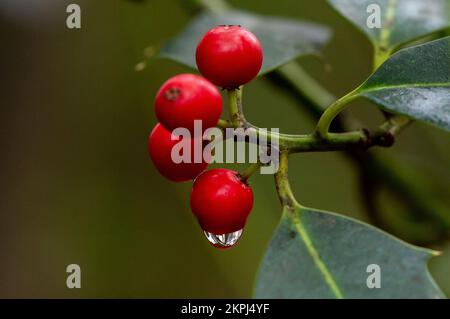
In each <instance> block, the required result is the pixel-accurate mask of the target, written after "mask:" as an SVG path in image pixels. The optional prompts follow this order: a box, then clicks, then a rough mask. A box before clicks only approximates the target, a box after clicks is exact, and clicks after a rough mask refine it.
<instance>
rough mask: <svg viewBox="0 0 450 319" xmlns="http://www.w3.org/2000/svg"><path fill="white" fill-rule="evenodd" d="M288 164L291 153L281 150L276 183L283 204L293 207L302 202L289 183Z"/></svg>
mask: <svg viewBox="0 0 450 319" xmlns="http://www.w3.org/2000/svg"><path fill="white" fill-rule="evenodd" d="M288 166H289V153H288V152H286V151H285V152H281V153H280V166H279V169H278V172H277V173H276V174H275V185H276V187H277V193H278V198H279V199H280V202H281V205H282V206H287V207H289V208H293V207H295V206H300V204H299V203H298V202H297V200H296V199H295V196H294V193H293V192H292V189H291V184H290V183H289V177H288Z"/></svg>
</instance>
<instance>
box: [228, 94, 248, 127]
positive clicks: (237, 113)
mask: <svg viewBox="0 0 450 319" xmlns="http://www.w3.org/2000/svg"><path fill="white" fill-rule="evenodd" d="M228 103H229V110H230V119H231V123H232V124H233V127H243V126H245V123H246V121H245V117H244V114H243V112H242V88H238V89H232V90H228Z"/></svg>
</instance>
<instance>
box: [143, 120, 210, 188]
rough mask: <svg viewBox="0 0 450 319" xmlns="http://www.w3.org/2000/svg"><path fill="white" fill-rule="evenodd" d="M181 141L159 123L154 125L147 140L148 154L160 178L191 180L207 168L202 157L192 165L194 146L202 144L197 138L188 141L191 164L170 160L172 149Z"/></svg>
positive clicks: (176, 180)
mask: <svg viewBox="0 0 450 319" xmlns="http://www.w3.org/2000/svg"><path fill="white" fill-rule="evenodd" d="M185 138H187V137H185ZM172 139H173V140H172ZM182 139H183V137H181V136H175V135H172V133H171V132H169V131H168V130H167V129H166V128H165V127H164V126H162V125H161V124H160V123H158V124H156V126H155V127H154V128H153V130H152V132H151V133H150V136H149V138H148V152H149V154H150V157H151V159H152V161H153V164H154V165H155V166H156V169H157V170H158V171H159V173H160V174H161V175H162V176H164V177H166V178H167V179H169V180H171V181H174V182H184V181H188V180H192V179H194V178H195V177H196V176H197V175H199V174H200V173H201V172H202V171H204V170H205V169H206V167H207V166H208V163H207V162H206V161H205V159H203V156H202V157H201V162H200V163H194V159H195V158H194V144H195V143H196V142H197V143H202V141H201V139H197V138H196V139H190V142H191V144H190V145H191V147H190V148H191V156H190V161H191V163H183V162H181V163H176V162H174V161H173V160H172V148H173V147H174V146H175V145H176V144H177V143H179V142H180V141H181V140H182ZM200 145H202V144H200ZM176 154H178V153H176ZM181 155H182V154H181Z"/></svg>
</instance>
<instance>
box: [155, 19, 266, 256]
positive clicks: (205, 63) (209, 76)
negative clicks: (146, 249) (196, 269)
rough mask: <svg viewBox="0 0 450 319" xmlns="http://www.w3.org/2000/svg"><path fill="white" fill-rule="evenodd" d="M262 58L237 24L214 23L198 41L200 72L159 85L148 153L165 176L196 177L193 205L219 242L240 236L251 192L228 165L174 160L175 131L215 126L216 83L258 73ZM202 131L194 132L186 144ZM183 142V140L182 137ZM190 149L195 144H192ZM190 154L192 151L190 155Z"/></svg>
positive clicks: (232, 85) (239, 81) (242, 80)
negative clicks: (218, 166) (198, 125)
mask: <svg viewBox="0 0 450 319" xmlns="http://www.w3.org/2000/svg"><path fill="white" fill-rule="evenodd" d="M262 60H263V53H262V48H261V44H260V43H259V41H258V39H257V38H256V37H255V35H254V34H252V33H251V32H250V31H248V30H246V29H244V28H242V27H240V26H231V25H230V26H218V27H215V28H213V29H211V30H209V31H208V32H207V33H206V34H205V35H204V36H203V38H202V39H201V41H200V43H199V44H198V46H197V52H196V61H197V66H198V69H199V71H200V73H201V74H202V75H203V76H204V77H205V78H203V77H201V76H198V75H194V74H181V75H177V76H174V77H172V78H171V79H169V80H168V81H167V82H165V83H164V84H163V86H162V87H161V88H160V89H159V91H158V93H157V95H156V99H155V112H156V116H157V118H158V120H159V121H160V123H158V124H157V125H156V126H155V128H154V129H153V131H152V132H151V133H150V136H149V140H148V150H149V153H150V157H151V159H152V161H153V163H154V165H155V166H156V168H157V169H158V171H159V172H160V173H161V175H163V176H164V177H166V178H168V179H170V180H172V181H175V182H182V181H188V180H193V179H195V182H194V185H193V189H192V193H191V209H192V212H193V213H194V215H195V216H196V217H197V219H198V221H199V223H200V226H201V227H202V229H203V230H204V232H205V235H206V237H207V238H208V240H209V241H210V242H211V243H212V244H213V245H215V246H217V247H222V248H226V247H230V246H232V245H234V244H235V242H236V241H237V240H238V239H239V237H240V234H241V232H242V229H243V228H244V226H245V223H246V220H247V216H248V215H249V214H250V211H251V209H252V206H253V192H252V189H251V188H250V186H249V185H248V184H247V182H246V181H244V180H242V178H241V177H240V175H239V173H238V172H235V171H232V170H228V169H212V170H209V171H205V169H206V168H207V165H208V162H207V161H206V160H205V159H204V158H202V161H200V162H195V161H194V160H193V158H192V160H191V161H190V163H186V162H181V163H175V162H174V161H173V159H172V156H171V154H172V148H173V147H174V146H175V145H176V144H177V143H179V142H180V141H181V139H184V138H186V137H181V136H176V135H174V134H173V133H172V132H171V131H173V130H175V129H176V128H180V127H181V128H186V129H188V130H189V131H191V132H192V131H193V130H194V121H195V120H200V121H201V123H202V129H203V130H206V129H208V128H210V127H214V126H216V125H217V123H218V121H219V118H220V115H221V113H222V106H223V103H222V97H221V94H220V92H219V91H218V90H217V88H216V87H215V86H214V84H215V85H217V86H219V87H222V88H223V89H227V90H234V89H237V88H239V87H240V86H241V85H244V84H246V83H248V82H250V81H251V80H252V79H254V78H255V77H256V75H257V74H258V72H259V70H260V68H261V65H262ZM197 138H199V139H202V137H201V136H194V137H193V138H192V140H191V141H187V143H188V144H189V142H190V143H192V145H194V143H195V142H196V139H197ZM184 142H185V143H186V141H184ZM191 149H193V147H192V148H191ZM191 156H192V157H193V154H191Z"/></svg>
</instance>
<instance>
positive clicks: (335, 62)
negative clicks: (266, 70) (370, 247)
mask: <svg viewBox="0 0 450 319" xmlns="http://www.w3.org/2000/svg"><path fill="white" fill-rule="evenodd" d="M72 2H74V1H65V0H64V1H61V0H33V1H32V0H28V1H25V0H20V1H17V0H2V1H1V3H0V35H1V38H0V39H1V43H2V44H1V51H0V65H1V68H0V72H1V73H0V74H1V83H0V84H1V86H0V87H1V89H0V90H1V92H2V93H1V102H0V103H1V108H0V110H1V116H0V122H1V123H0V132H1V134H0V142H1V153H0V154H1V158H0V163H1V165H0V167H1V168H0V172H1V180H0V297H8V298H11V297H190V298H194V297H250V296H251V292H252V285H253V281H254V278H255V274H256V270H257V267H258V263H259V261H260V259H261V257H262V254H263V252H264V248H265V247H266V245H267V244H268V241H269V239H270V237H271V233H272V231H273V229H274V228H275V227H276V224H277V220H278V218H279V216H280V207H279V204H278V200H277V197H276V193H275V189H274V186H273V180H272V177H271V176H255V177H254V178H253V180H252V184H253V188H254V192H255V197H256V203H255V207H254V210H253V213H252V215H251V217H250V220H249V223H248V225H247V228H246V231H245V233H244V237H243V240H242V241H241V242H240V244H239V245H238V246H237V247H235V248H233V249H231V250H228V251H220V250H217V249H215V248H213V247H212V246H210V245H209V244H208V243H207V242H206V240H205V239H204V238H203V235H202V233H201V231H200V228H199V226H198V225H197V223H196V221H195V220H194V218H193V216H192V215H191V213H190V210H189V205H188V200H189V191H190V187H191V185H190V183H186V184H181V185H180V184H173V183H170V182H168V181H166V180H165V179H163V178H161V177H160V176H159V175H158V174H157V172H156V171H155V169H154V168H153V167H152V165H151V163H150V161H149V158H148V155H147V150H146V141H147V135H148V133H149V131H150V130H151V128H152V127H153V125H154V124H155V123H156V120H155V117H154V114H153V112H152V100H153V97H154V95H155V92H156V90H157V89H158V87H159V86H160V85H161V84H162V82H163V81H165V80H166V79H167V78H169V77H170V76H172V75H175V74H177V73H180V72H186V71H189V70H188V69H187V68H184V67H182V66H179V65H177V64H175V63H173V62H170V61H165V60H152V61H150V63H149V65H148V67H147V68H146V69H145V70H144V71H142V72H136V71H135V70H134V66H135V65H136V64H137V63H138V62H139V61H141V60H142V52H143V50H144V48H146V47H148V46H151V45H158V44H160V43H161V42H163V41H164V40H166V39H167V38H168V37H171V36H174V35H175V34H176V33H177V32H179V31H180V30H181V29H182V28H183V26H184V25H185V24H186V23H187V22H188V21H189V19H190V17H191V15H190V13H189V12H188V10H186V7H185V5H182V4H181V2H182V1H176V0H169V1H166V0H164V1H162V0H160V1H152V0H149V1H144V2H142V3H133V2H126V1H119V0H114V1H111V0H102V1H97V0H96V1H87V0H84V1H81V0H79V1H76V3H78V4H80V5H81V8H82V29H81V30H69V29H67V28H66V26H65V19H66V13H65V8H66V6H67V5H68V4H69V3H72ZM230 3H232V4H234V5H235V6H236V7H239V8H244V9H248V10H252V11H255V12H258V13H262V14H272V15H279V16H286V17H291V18H299V19H308V20H313V21H316V22H319V23H323V24H325V25H328V26H330V27H331V28H333V29H334V31H335V33H334V36H333V39H332V41H331V42H330V43H329V45H328V46H327V47H326V49H325V50H324V55H323V61H319V60H318V59H316V58H312V57H307V58H302V59H301V60H300V62H301V63H302V65H303V66H305V68H306V69H307V70H308V71H310V72H311V73H312V74H313V75H314V76H315V77H316V78H317V79H319V80H320V81H321V82H322V83H323V84H325V85H326V86H327V87H329V88H330V90H331V91H332V92H334V93H335V94H336V95H342V94H344V93H346V92H347V91H349V90H350V89H352V88H353V87H355V86H356V85H357V84H359V83H360V82H361V81H362V80H363V79H364V78H365V77H366V76H367V75H368V74H369V73H370V70H371V61H372V58H371V55H372V53H371V47H370V45H369V43H368V41H367V40H366V39H365V38H364V37H363V36H362V35H361V34H360V33H358V32H357V31H356V30H355V29H353V28H352V27H351V26H350V25H349V24H348V23H347V22H346V21H344V20H343V19H342V18H341V17H339V16H338V15H337V14H336V13H335V12H333V11H332V10H330V9H329V8H328V7H327V6H326V5H325V3H324V1H298V0H282V1H276V2H274V1H270V0H264V1H261V0H251V1H230ZM324 62H325V64H324ZM359 105H360V107H358V108H353V109H352V110H351V111H352V112H354V113H355V114H356V116H357V117H358V118H359V119H360V120H361V121H363V122H366V123H369V125H374V124H376V123H378V121H380V120H381V116H380V115H379V113H378V112H377V111H375V108H374V107H373V106H370V104H368V103H360V104H359ZM245 108H246V113H247V117H248V118H250V119H251V120H252V122H254V123H255V124H258V125H259V126H262V127H280V129H281V130H282V131H285V132H291V133H294V132H308V131H309V130H310V129H311V128H312V127H313V125H314V123H313V121H312V120H311V119H310V117H309V116H308V115H307V113H306V112H305V111H303V110H302V108H301V106H300V105H299V104H298V103H297V102H296V101H294V100H293V99H292V98H290V97H289V96H288V95H286V94H285V93H284V92H283V91H282V90H279V89H276V88H275V87H274V86H273V85H272V84H270V83H269V82H268V81H267V80H265V79H258V80H256V81H254V82H252V83H251V84H250V85H248V87H247V88H246V92H245ZM380 152H389V153H392V154H395V158H397V159H398V161H399V162H400V163H402V162H403V163H407V164H408V165H412V167H414V169H416V170H418V171H420V172H423V173H424V174H425V176H427V177H429V178H430V179H436V180H439V181H440V183H441V184H443V185H446V186H449V187H450V170H449V163H450V139H449V135H448V133H444V132H441V131H439V130H437V129H434V128H431V127H428V126H426V125H422V124H414V125H413V126H412V127H411V128H410V129H409V130H408V131H407V132H405V134H404V135H402V137H401V139H400V140H399V143H398V144H397V145H396V146H395V147H394V148H393V149H392V150H381V151H380ZM291 162H292V164H291V167H292V168H291V171H292V173H291V179H292V183H293V187H294V190H295V192H296V193H297V194H298V198H299V199H300V200H301V201H302V202H303V203H304V204H306V205H308V206H311V207H317V208H322V209H328V210H332V211H336V212H340V213H344V214H347V215H349V216H353V217H356V218H358V219H362V220H366V219H367V216H366V211H365V208H364V205H363V204H362V202H361V200H360V199H359V193H358V191H357V185H358V184H357V174H356V171H355V170H354V168H353V166H352V164H351V163H350V162H349V161H348V160H347V159H346V158H345V157H343V156H342V155H341V154H338V153H327V154H302V155H296V156H295V157H294V158H293V159H292V161H291ZM448 189H449V188H447V190H448ZM393 205H394V204H392V205H391V204H389V203H386V207H394V206H393ZM449 213H450V212H449ZM436 248H439V249H441V250H444V251H445V250H446V244H445V242H444V243H441V244H440V245H439V247H436ZM447 250H449V249H447ZM448 255H450V250H449V251H448V254H444V256H443V257H440V258H439V259H436V260H435V261H433V262H432V265H431V266H432V267H431V269H432V273H433V274H434V275H435V278H436V279H437V281H438V282H439V284H440V285H441V286H442V287H443V289H444V290H445V291H446V292H447V294H448V293H450V278H449V276H448V269H449V267H450V257H449V256H448ZM71 263H76V264H79V265H80V266H81V269H82V289H78V290H77V289H74V290H69V289H67V288H66V285H65V281H66V275H67V274H66V272H65V269H66V266H67V265H68V264H71Z"/></svg>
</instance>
